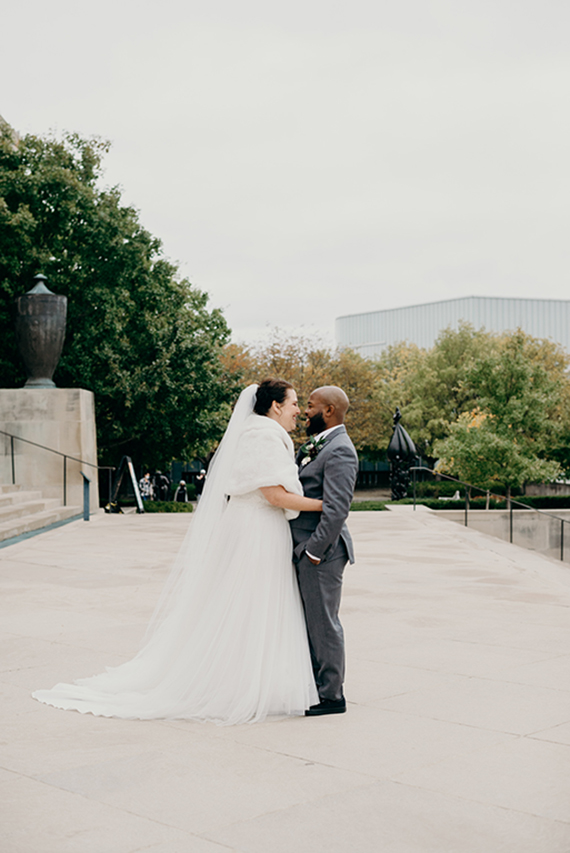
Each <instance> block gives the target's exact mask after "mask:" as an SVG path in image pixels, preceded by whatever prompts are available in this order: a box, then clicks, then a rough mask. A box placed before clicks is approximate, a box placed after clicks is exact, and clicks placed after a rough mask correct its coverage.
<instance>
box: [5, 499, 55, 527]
mask: <svg viewBox="0 0 570 853" xmlns="http://www.w3.org/2000/svg"><path fill="white" fill-rule="evenodd" d="M59 505H60V502H59V501H58V500H57V498H49V499H48V498H42V497H41V496H40V497H39V498H38V499H36V500H31V501H22V502H21V503H15V504H10V505H9V506H2V507H0V523H2V522H4V521H10V519H12V518H22V517H23V516H26V515H35V514H37V513H41V512H44V511H45V510H51V509H55V508H57V507H58V506H59Z"/></svg>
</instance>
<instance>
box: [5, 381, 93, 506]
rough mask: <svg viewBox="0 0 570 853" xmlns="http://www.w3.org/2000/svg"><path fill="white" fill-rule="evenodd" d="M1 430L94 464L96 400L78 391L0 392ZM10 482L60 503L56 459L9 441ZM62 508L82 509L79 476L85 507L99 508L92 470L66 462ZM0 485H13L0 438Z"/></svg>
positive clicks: (60, 480) (60, 466)
mask: <svg viewBox="0 0 570 853" xmlns="http://www.w3.org/2000/svg"><path fill="white" fill-rule="evenodd" d="M0 429H2V430H5V431H6V432H9V433H12V434H13V435H16V436H19V437H21V438H27V439H28V440H29V441H34V442H36V443H37V444H42V445H45V446H46V447H49V448H51V449H52V450H57V451H59V452H60V453H64V454H67V455H68V456H74V457H75V458H76V459H81V460H84V461H85V462H91V463H92V464H94V465H96V464H97V435H96V431H95V399H94V396H93V393H92V392H91V391H85V390H84V389H83V388H17V389H8V388H3V389H0ZM14 468H15V482H16V484H18V485H21V486H24V487H25V488H27V489H37V490H39V491H41V492H42V495H43V496H44V497H45V498H57V499H58V500H60V501H61V503H63V478H64V461H63V458H62V457H61V456H58V455H57V454H56V453H50V452H49V451H48V450H43V449H41V448H39V447H34V446H33V445H30V444H27V443H25V442H23V441H18V440H17V439H16V440H14ZM66 469H67V470H66V479H67V505H68V506H78V507H82V506H83V477H82V476H81V471H83V472H84V473H85V474H86V475H87V476H88V477H89V478H90V479H91V487H90V504H91V511H92V512H94V511H95V510H97V509H98V507H99V489H98V482H97V469H96V468H92V467H91V466H89V465H82V464H81V463H80V462H76V461H73V460H72V459H67V463H66ZM0 483H2V484H4V485H8V484H10V483H12V457H11V442H10V439H9V438H8V437H7V436H5V435H2V434H0Z"/></svg>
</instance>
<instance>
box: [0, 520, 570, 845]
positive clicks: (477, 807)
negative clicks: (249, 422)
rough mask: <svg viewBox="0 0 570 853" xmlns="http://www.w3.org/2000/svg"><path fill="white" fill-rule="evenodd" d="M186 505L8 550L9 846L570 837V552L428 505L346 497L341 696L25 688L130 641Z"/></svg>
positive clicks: (99, 661)
mask: <svg viewBox="0 0 570 853" xmlns="http://www.w3.org/2000/svg"><path fill="white" fill-rule="evenodd" d="M187 524H188V518H187V517H184V516H164V515H162V516H157V515H148V516H137V515H128V516H104V515H101V516H97V517H96V518H94V519H93V520H92V521H90V522H89V523H85V522H83V521H78V522H73V523H72V524H70V525H68V526H66V527H63V528H60V529H58V530H53V531H51V532H49V533H45V534H42V535H40V536H37V537H35V538H33V539H30V540H27V541H25V542H21V543H19V544H16V545H13V546H10V547H7V548H5V549H4V550H2V551H0V585H1V595H0V608H1V611H2V622H1V625H2V629H1V665H0V687H1V692H2V697H3V714H2V720H3V722H2V732H1V740H2V747H1V758H0V809H1V810H2V813H3V814H2V831H1V841H0V849H1V850H2V853H139V851H141V853H142V851H148V853H224V851H226V853H227V851H239V853H268V851H271V853H325V852H326V853H352V851H355V853H369V852H370V853H379V851H381V853H428V852H429V853H503V851H504V853H507V851H508V853H568V851H570V666H569V664H570V620H569V613H570V610H569V607H570V569H569V568H565V567H562V566H561V565H558V564H557V563H555V562H554V561H552V560H548V559H546V558H543V557H540V556H538V555H536V554H533V553H532V552H527V551H523V550H521V549H519V548H517V547H516V546H511V545H508V544H507V543H503V542H500V541H498V540H493V539H490V538H488V537H485V536H484V535H483V534H481V533H477V532H476V531H472V530H466V529H464V528H461V527H460V526H459V525H456V524H453V523H452V522H447V521H443V520H441V519H439V518H437V517H436V516H435V515H434V514H432V513H430V512H429V511H421V510H418V511H417V512H415V513H414V512H412V511H411V509H410V508H401V509H400V510H397V511H393V512H384V513H366V512H358V513H354V514H353V515H352V516H351V519H350V526H351V529H352V531H353V533H354V536H355V540H356V545H357V555H358V563H357V565H356V566H354V567H352V568H350V569H349V570H347V574H346V588H345V596H344V607H343V618H344V624H345V628H346V634H347V647H348V661H349V668H348V681H347V685H346V693H347V698H348V701H349V711H348V713H347V714H345V715H342V716H337V717H325V718H314V719H313V718H311V719H307V718H294V719H284V720H272V721H268V722H265V723H263V724H260V725H251V726H239V727H233V728H231V727H230V728H218V727H216V726H213V725H209V724H199V723H189V722H162V721H151V722H136V721H134V722H133V721H123V720H109V719H101V718H96V717H93V716H91V715H85V716H83V715H80V714H77V713H74V712H64V711H58V710H55V709H53V708H49V707H46V706H43V705H40V704H38V703H36V702H34V701H33V700H32V699H31V698H30V691H31V690H33V689H36V688H39V687H49V686H52V685H53V684H54V683H55V682H56V681H60V680H72V679H74V678H77V677H81V676H86V675H90V674H92V673H95V672H98V671H100V670H101V669H102V668H103V667H104V666H105V665H113V664H117V663H119V662H121V661H122V660H125V659H127V658H128V657H130V656H131V655H132V654H133V653H134V652H135V650H136V649H137V646H138V642H139V639H140V637H141V635H142V632H143V629H144V626H145V623H146V620H147V618H148V616H149V614H150V612H151V610H152V607H153V604H154V602H155V600H156V597H157V595H158V592H159V590H160V587H161V583H162V580H163V578H164V576H165V573H166V571H167V569H168V565H169V564H170V561H171V559H172V556H173V554H174V553H175V551H176V549H177V547H178V544H179V542H180V540H181V538H182V536H183V534H184V530H185V527H186V525H187Z"/></svg>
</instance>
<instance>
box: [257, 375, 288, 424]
mask: <svg viewBox="0 0 570 853" xmlns="http://www.w3.org/2000/svg"><path fill="white" fill-rule="evenodd" d="M292 387H293V386H292V385H291V383H290V382H286V381H285V380H284V379H274V378H273V377H270V378H268V379H264V380H263V382H260V383H259V387H258V389H257V393H256V395H255V405H254V407H253V411H254V412H255V414H256V415H266V414H267V412H268V411H269V409H270V408H271V404H272V403H273V401H274V400H275V402H276V403H283V401H284V400H285V397H286V396H287V391H288V390H289V388H292Z"/></svg>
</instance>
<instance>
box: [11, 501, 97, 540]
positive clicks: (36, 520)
mask: <svg viewBox="0 0 570 853" xmlns="http://www.w3.org/2000/svg"><path fill="white" fill-rule="evenodd" d="M55 503H57V501H55ZM81 513H82V509H81V507H78V506H57V507H52V508H49V509H45V510H42V511H41V512H34V513H30V514H29V515H22V516H19V517H18V518H13V519H11V520H9V521H1V522H0V542H3V541H4V540H5V539H12V538H13V537H14V536H21V535H22V534H23V533H30V532H31V531H32V530H40V529H41V528H42V527H48V525H50V524H55V523H57V522H58V521H66V520H67V519H70V518H73V517H74V516H80V515H81Z"/></svg>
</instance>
